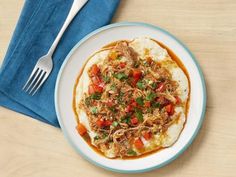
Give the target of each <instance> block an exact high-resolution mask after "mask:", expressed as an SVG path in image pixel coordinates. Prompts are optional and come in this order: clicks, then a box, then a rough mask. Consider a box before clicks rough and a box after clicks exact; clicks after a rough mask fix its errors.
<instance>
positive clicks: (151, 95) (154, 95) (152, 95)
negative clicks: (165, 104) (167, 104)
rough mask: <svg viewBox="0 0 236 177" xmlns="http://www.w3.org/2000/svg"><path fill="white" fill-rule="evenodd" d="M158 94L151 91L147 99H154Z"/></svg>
mask: <svg viewBox="0 0 236 177" xmlns="http://www.w3.org/2000/svg"><path fill="white" fill-rule="evenodd" d="M156 96H157V95H156V94H155V93H153V92H150V93H148V95H147V96H146V100H148V101H153V100H154V99H155V98H156Z"/></svg>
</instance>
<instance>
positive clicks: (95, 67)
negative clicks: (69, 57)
mask: <svg viewBox="0 0 236 177" xmlns="http://www.w3.org/2000/svg"><path fill="white" fill-rule="evenodd" d="M99 72H100V69H99V67H98V65H96V64H93V65H92V67H91V74H92V75H93V76H96V75H98V73H99Z"/></svg>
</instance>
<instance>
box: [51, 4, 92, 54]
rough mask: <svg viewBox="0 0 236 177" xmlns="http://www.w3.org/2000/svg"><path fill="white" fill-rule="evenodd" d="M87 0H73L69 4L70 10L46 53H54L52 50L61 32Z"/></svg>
mask: <svg viewBox="0 0 236 177" xmlns="http://www.w3.org/2000/svg"><path fill="white" fill-rule="evenodd" d="M87 1H88V0H74V2H73V4H72V6H71V9H70V12H69V14H68V15H67V18H66V20H65V22H64V24H63V26H62V28H61V30H60V31H59V33H58V35H57V37H56V39H55V40H54V42H53V44H52V46H51V47H50V49H49V51H48V54H47V55H50V56H52V55H53V53H54V51H55V49H56V47H57V44H58V42H59V41H60V39H61V37H62V35H63V33H64V32H65V30H66V28H67V27H68V25H69V24H70V22H71V21H72V19H73V18H74V17H75V15H76V14H77V13H78V11H79V10H80V9H81V8H82V7H83V6H84V5H85V4H86V2H87Z"/></svg>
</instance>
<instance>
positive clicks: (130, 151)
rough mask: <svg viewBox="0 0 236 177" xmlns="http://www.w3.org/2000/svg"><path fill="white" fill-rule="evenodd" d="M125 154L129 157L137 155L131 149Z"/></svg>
mask: <svg viewBox="0 0 236 177" xmlns="http://www.w3.org/2000/svg"><path fill="white" fill-rule="evenodd" d="M127 154H128V155H131V156H135V155H137V153H136V152H135V151H134V150H133V149H128V151H127Z"/></svg>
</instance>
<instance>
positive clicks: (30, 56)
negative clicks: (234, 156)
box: [0, 0, 119, 127]
mask: <svg viewBox="0 0 236 177" xmlns="http://www.w3.org/2000/svg"><path fill="white" fill-rule="evenodd" d="M72 2H73V1H72V0H26V1H25V4H24V7H23V10H22V12H21V16H20V19H19V21H18V24H17V26H16V29H15V32H14V34H13V37H12V39H11V42H10V45H9V48H8V51H7V53H6V56H5V59H4V62H3V64H2V66H1V69H0V105H1V106H4V107H6V108H9V109H12V110H14V111H17V112H20V113H23V114H26V115H28V116H31V117H33V118H35V119H38V120H41V121H43V122H46V123H49V124H51V125H53V126H57V127H59V124H58V121H57V116H56V112H55V107H54V88H55V82H56V78H57V74H58V71H59V69H60V67H61V64H62V62H63V60H64V59H65V57H66V56H67V54H68V53H69V51H70V50H71V49H72V47H73V46H74V45H75V44H76V43H77V42H78V41H79V40H80V39H81V38H83V37H84V36H85V35H86V34H88V33H90V32H91V31H93V30H95V29H97V28H99V27H101V26H104V25H106V24H108V23H109V22H110V21H111V18H112V16H113V14H114V12H115V10H116V8H117V6H118V4H119V0H89V1H88V3H87V4H86V5H85V6H84V7H83V8H82V9H81V10H80V12H79V13H78V14H77V15H76V17H75V18H74V20H73V21H72V23H71V24H70V26H69V27H68V29H67V30H66V32H65V33H64V35H63V37H62V39H61V41H60V43H59V45H58V47H57V49H56V51H55V53H54V55H53V62H54V67H53V70H52V73H51V74H50V76H49V78H48V79H47V81H46V83H45V84H44V85H43V86H42V87H41V89H40V90H39V91H38V92H37V93H36V94H35V95H34V96H33V97H32V96H29V95H28V94H26V93H24V92H23V91H21V89H22V87H23V85H24V84H25V82H26V81H27V79H28V77H29V75H30V73H31V71H32V69H33V68H34V65H35V64H36V62H37V60H38V59H39V58H40V57H41V56H42V55H44V54H46V53H47V51H48V49H49V48H50V46H51V44H52V43H53V41H54V39H55V37H56V36H57V34H58V32H59V30H60V28H61V26H62V25H63V22H64V21H65V19H66V16H67V14H68V12H69V10H70V7H71V5H72Z"/></svg>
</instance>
